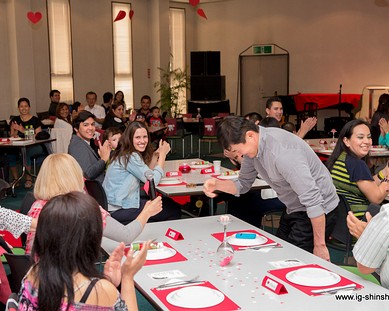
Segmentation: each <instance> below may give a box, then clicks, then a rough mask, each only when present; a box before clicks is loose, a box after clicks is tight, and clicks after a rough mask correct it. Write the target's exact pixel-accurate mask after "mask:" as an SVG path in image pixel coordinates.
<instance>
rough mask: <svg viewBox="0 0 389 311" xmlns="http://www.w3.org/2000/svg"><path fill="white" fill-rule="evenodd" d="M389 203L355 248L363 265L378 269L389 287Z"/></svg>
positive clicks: (372, 222) (370, 224)
mask: <svg viewBox="0 0 389 311" xmlns="http://www.w3.org/2000/svg"><path fill="white" fill-rule="evenodd" d="M388 249H389V204H385V205H383V206H382V207H381V210H380V212H379V213H378V214H377V215H375V216H374V217H373V218H372V220H371V221H370V222H369V224H368V225H367V227H366V229H365V230H364V231H363V233H362V235H361V237H360V238H359V239H358V242H357V243H356V244H355V246H354V249H353V255H354V258H355V260H356V261H357V262H359V263H360V264H361V265H363V266H365V267H368V268H374V269H378V271H377V272H378V273H379V274H380V277H381V285H382V286H384V287H385V288H387V289H389V260H388Z"/></svg>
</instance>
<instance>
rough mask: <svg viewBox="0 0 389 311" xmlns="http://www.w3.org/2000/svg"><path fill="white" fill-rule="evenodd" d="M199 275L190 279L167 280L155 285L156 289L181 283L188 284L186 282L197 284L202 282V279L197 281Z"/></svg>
mask: <svg viewBox="0 0 389 311" xmlns="http://www.w3.org/2000/svg"><path fill="white" fill-rule="evenodd" d="M198 278H199V275H197V276H195V277H194V278H192V279H190V280H182V281H177V282H170V283H169V282H168V283H165V284H162V285H159V286H157V287H156V288H157V289H163V288H169V287H176V286H181V285H188V284H197V283H203V282H204V281H198V280H197V279H198Z"/></svg>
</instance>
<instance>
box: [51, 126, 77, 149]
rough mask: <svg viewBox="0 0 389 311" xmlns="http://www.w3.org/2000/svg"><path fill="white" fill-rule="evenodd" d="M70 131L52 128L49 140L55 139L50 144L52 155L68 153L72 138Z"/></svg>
mask: <svg viewBox="0 0 389 311" xmlns="http://www.w3.org/2000/svg"><path fill="white" fill-rule="evenodd" d="M72 134H73V133H72V131H69V130H68V129H64V128H55V127H54V128H52V129H51V131H50V138H52V139H55V141H52V142H51V148H52V150H53V153H68V147H69V144H70V140H71V138H72Z"/></svg>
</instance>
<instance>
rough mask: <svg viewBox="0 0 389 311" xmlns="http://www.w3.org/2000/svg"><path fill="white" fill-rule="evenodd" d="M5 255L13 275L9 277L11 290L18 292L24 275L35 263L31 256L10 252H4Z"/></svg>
mask: <svg viewBox="0 0 389 311" xmlns="http://www.w3.org/2000/svg"><path fill="white" fill-rule="evenodd" d="M4 256H5V258H6V259H7V262H8V265H9V268H10V270H11V275H10V276H9V277H8V279H9V285H10V287H11V291H12V292H13V293H18V292H19V290H20V286H21V283H22V280H23V278H24V276H25V275H26V273H27V272H28V270H29V269H30V267H31V266H32V264H33V262H32V259H31V256H30V255H15V254H10V253H4Z"/></svg>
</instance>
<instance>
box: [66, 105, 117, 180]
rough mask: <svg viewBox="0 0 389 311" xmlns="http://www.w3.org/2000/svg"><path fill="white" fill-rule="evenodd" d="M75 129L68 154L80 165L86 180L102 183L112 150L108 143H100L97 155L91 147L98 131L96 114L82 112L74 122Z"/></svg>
mask: <svg viewBox="0 0 389 311" xmlns="http://www.w3.org/2000/svg"><path fill="white" fill-rule="evenodd" d="M73 129H74V132H75V133H76V134H73V136H72V139H71V140H70V144H69V150H68V153H69V154H70V155H72V156H73V157H74V158H75V159H76V161H77V162H78V164H80V166H81V168H82V171H83V172H84V177H85V178H86V179H91V180H97V181H99V182H100V183H102V182H103V180H104V174H105V165H106V163H107V161H108V160H109V156H110V153H111V149H110V148H109V144H108V142H107V141H106V142H105V143H104V144H101V143H100V141H99V142H98V150H97V153H96V151H95V150H94V149H93V148H92V147H91V145H90V143H91V140H92V138H93V137H94V135H95V131H96V123H95V116H94V114H92V113H90V112H89V111H82V112H80V114H79V115H78V117H77V118H76V119H74V121H73Z"/></svg>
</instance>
